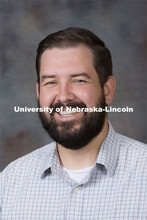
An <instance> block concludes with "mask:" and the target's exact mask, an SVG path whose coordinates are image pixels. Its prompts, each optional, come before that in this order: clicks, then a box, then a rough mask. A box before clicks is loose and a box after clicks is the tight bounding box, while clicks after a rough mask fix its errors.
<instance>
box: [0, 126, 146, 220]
mask: <svg viewBox="0 0 147 220" xmlns="http://www.w3.org/2000/svg"><path fill="white" fill-rule="evenodd" d="M0 207H1V209H0V220H147V148H146V145H144V144H142V143H140V142H137V141H135V140H132V139H130V138H127V137H124V136H122V135H119V134H117V133H116V132H115V131H114V130H113V128H112V126H111V124H110V126H109V132H108V135H107V137H106V138H105V140H104V142H103V144H102V146H101V148H100V151H99V154H98V157H97V161H96V165H95V166H94V168H93V169H92V170H91V172H90V174H89V176H87V177H86V178H85V179H84V180H82V182H81V183H80V184H77V183H76V182H74V181H73V180H72V179H70V178H69V176H68V174H67V173H66V171H65V170H64V169H63V168H62V167H61V165H60V163H59V159H58V155H57V151H56V144H55V143H51V144H49V145H47V146H44V147H42V148H40V149H38V150H36V151H34V152H32V153H30V154H28V155H26V156H24V157H22V158H20V159H18V160H16V161H14V162H12V163H11V164H10V165H9V166H7V167H6V168H5V170H4V171H3V172H2V173H1V175H0Z"/></svg>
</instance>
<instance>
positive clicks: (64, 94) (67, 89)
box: [56, 84, 75, 103]
mask: <svg viewBox="0 0 147 220" xmlns="http://www.w3.org/2000/svg"><path fill="white" fill-rule="evenodd" d="M56 99H57V101H58V102H64V103H65V102H67V101H73V100H74V99H75V95H74V93H73V91H72V88H71V86H70V85H69V84H65V85H60V87H59V89H58V94H57V97H56Z"/></svg>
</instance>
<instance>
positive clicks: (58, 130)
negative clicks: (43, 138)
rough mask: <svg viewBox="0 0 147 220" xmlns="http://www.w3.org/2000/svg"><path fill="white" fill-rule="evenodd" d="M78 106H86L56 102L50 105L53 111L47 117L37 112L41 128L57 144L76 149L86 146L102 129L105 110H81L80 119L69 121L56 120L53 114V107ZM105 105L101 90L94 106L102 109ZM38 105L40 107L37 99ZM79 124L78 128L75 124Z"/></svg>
mask: <svg viewBox="0 0 147 220" xmlns="http://www.w3.org/2000/svg"><path fill="white" fill-rule="evenodd" d="M62 106H63V108H64V107H72V108H74V107H79V108H87V106H86V105H85V104H84V103H83V102H67V103H66V104H65V103H61V102H60V103H56V104H54V105H51V106H50V108H51V107H52V108H53V109H54V111H53V113H52V114H50V116H49V117H47V116H46V114H45V113H44V112H39V118H40V120H41V123H42V125H43V128H44V129H45V130H46V132H47V133H48V134H49V136H50V137H51V138H52V139H53V140H54V141H55V142H57V143H58V144H60V145H62V146H63V147H65V148H68V149H72V150H77V149H80V148H83V147H84V146H86V145H87V144H88V143H89V142H90V141H91V140H92V139H93V138H95V137H96V136H97V135H99V133H100V132H101V131H102V129H103V126H104V122H105V117H106V112H105V111H103V112H83V113H82V114H83V116H82V117H81V119H80V120H78V121H77V120H76V119H75V120H71V121H70V120H69V121H64V122H62V121H60V122H59V121H56V119H55V117H54V114H55V109H56V108H60V107H62ZM105 106H106V103H105V96H104V93H103V92H102V95H101V96H100V98H99V100H98V101H97V103H96V106H95V107H96V108H102V109H104V108H105ZM38 107H39V108H41V106H40V102H39V100H38ZM77 124H78V125H79V126H78V128H77V126H76V125H77Z"/></svg>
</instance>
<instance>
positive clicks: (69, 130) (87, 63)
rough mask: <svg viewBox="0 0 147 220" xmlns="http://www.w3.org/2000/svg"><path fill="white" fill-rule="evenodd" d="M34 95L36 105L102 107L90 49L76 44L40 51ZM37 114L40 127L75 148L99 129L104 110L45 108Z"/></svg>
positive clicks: (101, 97)
mask: <svg viewBox="0 0 147 220" xmlns="http://www.w3.org/2000/svg"><path fill="white" fill-rule="evenodd" d="M38 90H39V89H38ZM38 90H37V91H38ZM37 96H38V102H39V106H40V107H44V106H45V107H61V106H63V107H64V108H65V107H66V106H71V107H76V106H77V107H84V108H90V107H94V106H95V107H102V108H103V107H104V106H105V97H104V93H103V91H102V89H101V86H100V82H99V79H98V75H97V73H96V71H95V69H94V66H93V55H92V52H91V51H90V49H88V48H87V47H85V46H83V45H80V46H77V47H74V48H65V49H59V48H53V49H48V50H46V51H44V53H43V54H42V57H41V66H40V91H38V95H37ZM40 118H41V121H42V124H43V126H44V128H45V129H46V130H47V131H48V133H49V134H50V136H51V137H52V138H53V139H54V140H55V141H56V142H57V143H59V144H61V145H63V146H64V147H67V148H70V149H79V148H81V147H84V146H85V145H87V144H88V143H89V142H90V141H91V140H92V139H93V138H94V137H95V136H96V135H98V134H99V133H100V132H101V130H102V128H103V125H104V120H105V113H104V112H103V113H96V112H95V113H90V112H89V113H84V112H77V113H74V114H66V112H65V113H64V111H63V112H61V113H57V112H53V114H49V113H48V112H45V113H40Z"/></svg>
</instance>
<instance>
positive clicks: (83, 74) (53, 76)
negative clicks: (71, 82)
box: [41, 73, 91, 82]
mask: <svg viewBox="0 0 147 220" xmlns="http://www.w3.org/2000/svg"><path fill="white" fill-rule="evenodd" d="M78 76H84V77H86V78H87V79H91V77H90V76H89V75H88V74H87V73H75V74H71V77H78ZM50 78H56V75H43V76H41V81H42V82H43V81H44V80H45V79H50Z"/></svg>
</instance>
